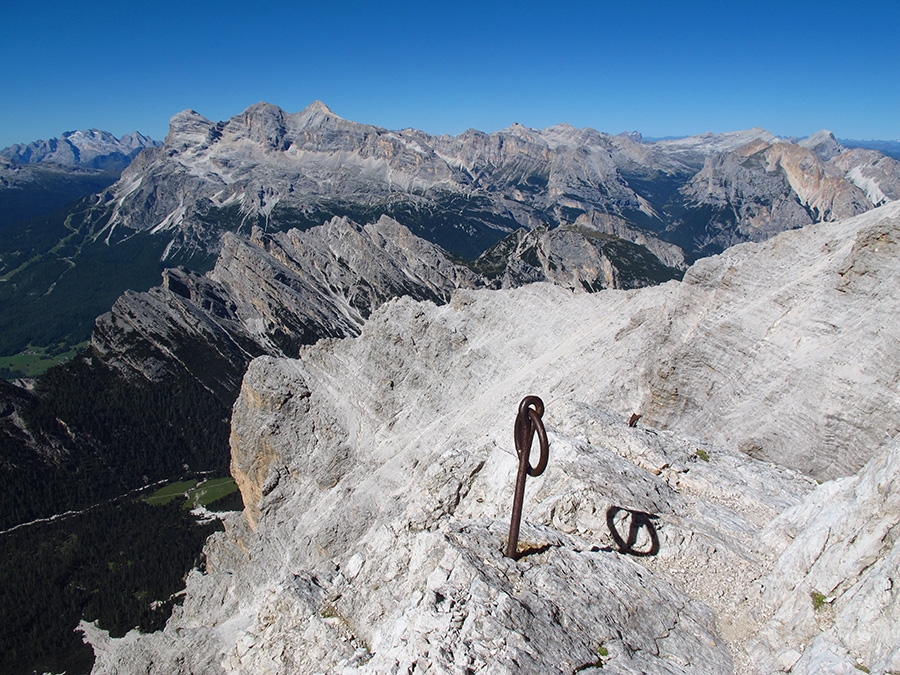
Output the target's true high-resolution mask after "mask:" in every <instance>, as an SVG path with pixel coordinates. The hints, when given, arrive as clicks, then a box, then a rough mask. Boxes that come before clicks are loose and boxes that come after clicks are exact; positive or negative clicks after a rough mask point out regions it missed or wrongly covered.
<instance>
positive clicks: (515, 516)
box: [506, 396, 550, 560]
mask: <svg viewBox="0 0 900 675" xmlns="http://www.w3.org/2000/svg"><path fill="white" fill-rule="evenodd" d="M543 414H544V402H543V401H542V400H541V399H540V398H538V397H537V396H526V397H525V398H523V399H522V401H521V402H520V403H519V413H518V415H516V424H515V428H514V430H513V431H514V435H515V439H516V453H517V454H518V455H519V471H518V473H517V474H516V489H515V493H514V496H513V510H512V520H510V523H509V539H508V540H507V542H506V557H507V558H512V559H513V560H515V559H516V558H518V554H517V549H518V547H519V523H520V522H521V521H522V502H523V501H524V499H525V477H526V475H527V476H540V475H541V474H542V473H544V469H546V468H547V460H548V459H549V457H550V455H549V444H548V443H547V432H546V431H545V430H544V423H543V422H542V421H541V417H542V416H543ZM535 432H537V435H538V443H539V445H540V448H541V456H540V458H539V459H538V463H537V466H531V463H530V462H529V460H530V459H531V444H532V443H533V441H534V434H535Z"/></svg>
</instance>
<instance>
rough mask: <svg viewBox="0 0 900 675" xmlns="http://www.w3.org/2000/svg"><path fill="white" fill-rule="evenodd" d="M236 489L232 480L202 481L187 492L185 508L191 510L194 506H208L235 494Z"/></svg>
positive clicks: (213, 479) (214, 479)
mask: <svg viewBox="0 0 900 675" xmlns="http://www.w3.org/2000/svg"><path fill="white" fill-rule="evenodd" d="M237 489H238V487H237V484H236V483H235V482H234V479H233V478H212V479H210V480H206V481H203V482H202V483H200V484H199V485H197V486H196V487H195V488H194V489H193V490H190V491H189V492H188V498H187V502H186V503H185V507H186V508H189V509H192V508H194V507H195V506H209V505H210V504H212V503H213V502H216V501H218V500H220V499H221V498H222V497H225V496H227V495H230V494H231V493H233V492H237Z"/></svg>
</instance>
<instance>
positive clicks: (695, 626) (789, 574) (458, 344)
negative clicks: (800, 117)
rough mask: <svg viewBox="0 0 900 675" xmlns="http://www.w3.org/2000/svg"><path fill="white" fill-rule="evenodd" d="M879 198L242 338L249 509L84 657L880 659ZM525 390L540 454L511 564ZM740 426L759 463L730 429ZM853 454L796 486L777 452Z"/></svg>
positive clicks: (657, 665) (713, 663)
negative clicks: (540, 418)
mask: <svg viewBox="0 0 900 675" xmlns="http://www.w3.org/2000/svg"><path fill="white" fill-rule="evenodd" d="M898 211H900V207H898V206H897V205H896V204H891V205H888V206H885V207H881V208H880V209H877V210H874V211H872V212H869V213H867V214H864V215H862V216H858V217H856V218H854V219H850V220H846V221H842V222H839V223H833V224H832V223H828V224H821V225H818V226H816V227H813V228H807V229H804V230H800V231H796V232H790V233H784V234H782V235H779V236H778V237H776V238H774V239H772V240H770V241H769V242H767V243H765V244H761V245H745V246H741V247H737V248H735V249H732V250H731V251H729V252H728V253H726V254H725V255H722V256H718V257H716V258H712V259H709V260H706V261H703V262H702V263H700V264H697V265H695V266H694V267H693V268H691V270H689V273H688V276H687V278H686V281H685V282H684V283H679V282H670V283H668V284H665V285H663V286H658V287H653V288H648V289H641V290H636V291H605V292H602V293H596V294H588V293H575V292H572V291H568V290H565V289H562V288H559V287H556V286H552V285H549V284H534V285H530V286H526V287H523V288H519V289H515V290H504V291H471V290H460V291H457V292H456V293H454V295H453V297H452V299H451V301H450V302H449V303H448V304H446V305H443V306H435V305H433V304H431V303H429V302H416V301H413V300H411V299H400V300H395V301H392V302H389V303H387V304H386V305H384V306H383V307H381V308H380V309H379V310H377V311H376V312H375V313H374V314H373V315H372V316H371V317H370V318H369V320H368V321H367V322H366V323H365V324H364V325H363V326H362V330H361V332H360V335H359V336H358V337H356V338H353V339H343V340H323V341H320V342H319V343H317V344H316V345H314V346H311V347H307V348H304V349H302V350H301V351H300V353H299V358H297V359H295V360H289V359H275V358H271V357H263V358H260V359H257V360H255V361H253V362H252V364H251V366H250V368H249V370H248V372H247V375H246V376H245V378H244V382H243V386H242V389H241V394H240V397H239V399H238V401H237V403H236V404H235V408H234V416H233V421H232V462H233V463H232V471H233V473H234V475H235V477H236V478H237V480H238V482H239V484H240V486H241V491H242V494H243V496H244V499H245V503H246V504H247V510H246V517H245V516H244V515H241V516H236V517H235V518H234V519H232V520H231V521H229V522H228V523H227V529H226V532H225V533H223V534H218V535H214V536H213V537H212V538H211V539H210V541H209V543H208V545H207V549H206V550H207V557H208V563H207V569H206V572H205V573H202V574H201V573H200V572H194V573H192V574H191V575H190V576H189V578H188V581H187V594H186V599H185V602H184V605H183V606H182V607H180V608H176V610H175V612H174V613H173V616H172V618H171V619H170V621H169V622H168V624H167V626H166V629H165V630H164V631H161V632H159V633H156V634H152V635H146V636H138V635H136V634H130V635H129V636H126V637H125V638H122V639H121V640H108V639H105V638H103V636H102V635H101V636H100V637H97V635H96V634H95V633H94V632H92V631H90V630H88V631H87V632H88V638H89V639H90V640H91V641H92V642H95V643H96V644H98V649H97V650H96V651H97V663H96V666H95V672H96V673H98V674H101V673H118V672H122V673H124V672H136V671H137V672H147V673H189V672H190V673H220V672H234V673H260V672H271V673H325V672H328V673H394V672H423V673H428V672H434V673H437V672H460V673H465V672H485V673H518V672H534V673H538V672H540V673H544V672H566V673H572V672H575V671H579V670H580V669H583V670H580V672H590V670H591V669H594V670H598V669H599V668H600V667H601V665H602V668H603V671H604V672H616V673H640V672H652V673H731V672H737V673H741V674H749V673H756V672H778V671H782V672H788V671H789V670H790V669H791V668H794V669H795V670H794V671H791V672H803V673H812V672H822V669H827V668H833V669H834V670H835V672H842V671H841V670H840V669H842V668H847V667H850V666H852V665H853V663H857V664H859V665H862V666H865V667H868V668H870V669H871V670H872V672H878V673H886V672H888V671H889V670H891V669H895V666H896V659H897V652H896V645H897V644H898V643H897V640H896V628H895V626H896V625H898V622H897V621H896V616H897V601H896V597H897V596H896V592H895V590H896V569H897V549H896V542H897V532H898V525H897V522H898V521H897V514H898V513H900V508H898V505H897V504H896V502H897V499H898V492H897V489H896V486H897V485H898V471H900V466H898V461H897V458H898V447H900V446H898V443H900V441H898V440H891V439H892V438H894V437H896V436H897V429H896V424H897V422H896V420H897V419H898V418H900V416H898V415H896V414H895V412H894V407H892V406H897V405H898V400H897V391H898V382H897V370H896V367H895V366H896V364H897V363H900V358H898V354H897V353H896V350H897V349H898V348H897V346H896V345H897V344H900V341H898V339H897V338H898V337H900V336H898V335H897V331H898V330H900V327H898V326H896V325H894V324H895V322H894V321H893V320H892V319H893V317H895V316H897V315H898V314H897V312H896V309H897V308H896V306H895V303H896V300H895V299H894V298H893V295H894V294H893V293H892V292H891V289H892V288H894V287H895V285H896V284H894V283H893V280H894V279H895V278H896V275H897V269H898V264H900V263H898V260H900V258H898V256H896V255H894V254H893V252H894V249H895V247H896V241H897V231H898V227H900V223H898V220H900V219H898ZM838 364H843V367H836V366H837V365H838ZM525 394H537V395H540V396H542V398H543V399H544V402H545V406H546V412H545V415H544V422H545V424H546V427H547V431H548V436H549V439H550V464H549V465H548V468H547V470H546V472H545V473H544V474H543V475H542V476H539V477H536V478H530V479H528V483H527V487H526V498H525V509H524V514H523V525H522V534H521V537H520V545H521V550H523V553H525V555H523V556H522V557H521V558H520V559H519V560H518V561H512V560H509V559H507V558H504V557H503V556H502V553H501V551H502V550H503V548H504V547H505V543H506V542H505V537H506V529H507V526H508V518H509V508H510V504H511V497H512V488H513V478H514V474H515V467H516V459H515V456H514V453H513V448H512V422H513V418H514V416H515V410H516V408H517V404H518V402H519V400H520V398H521V397H522V396H523V395H525ZM776 405H781V406H782V407H783V408H784V411H783V413H784V414H783V415H777V414H773V406H776ZM838 405H840V406H841V412H842V414H835V407H836V406H838ZM635 412H638V413H642V414H643V415H644V416H643V417H642V418H641V419H640V420H639V421H638V423H637V425H636V426H635V427H630V426H628V421H629V417H630V416H631V414H632V413H635ZM748 435H750V437H751V438H766V439H770V441H769V442H771V443H775V442H778V443H780V444H781V445H779V446H778V447H779V450H778V452H777V453H775V456H773V457H772V459H777V460H779V462H780V464H781V465H780V466H779V465H776V464H773V463H769V462H767V461H760V460H758V459H754V458H753V457H750V456H748V455H747V454H745V453H742V452H740V449H741V448H747V447H748V445H747V443H746V442H744V441H745V440H746V438H747V436H748ZM885 439H887V441H889V444H888V445H885V443H884V442H883V441H884V440H885ZM751 449H752V448H751ZM754 452H755V453H756V454H763V453H759V452H758V449H754ZM873 457H874V459H872V458H873ZM707 460H708V461H707ZM867 460H871V461H870V463H869V464H868V465H867V466H866V468H865V469H864V470H863V471H862V473H860V474H859V476H855V477H854V476H850V477H845V478H840V479H838V480H835V481H833V482H827V483H825V484H823V485H822V486H820V487H818V488H816V486H815V482H814V481H813V480H812V479H811V478H809V477H807V476H804V475H802V474H800V473H798V472H795V471H793V470H791V469H789V468H786V467H785V466H784V465H790V464H794V465H795V466H797V468H803V469H807V470H810V471H812V470H815V469H817V467H822V466H824V467H826V468H827V469H828V471H830V472H833V473H834V474H844V475H846V474H850V473H852V472H854V471H855V470H856V468H857V467H858V466H860V465H861V464H862V463H864V462H865V461H867ZM823 477H825V476H823ZM629 514H630V515H631V518H632V520H633V519H634V517H635V515H636V516H638V517H639V518H644V519H646V520H645V521H644V522H647V521H649V522H650V523H651V524H652V526H653V532H654V533H655V535H656V541H657V542H658V550H656V548H657V545H656V543H655V542H654V539H653V537H652V536H650V529H649V528H647V527H644V528H642V529H641V530H640V532H639V534H640V536H639V537H638V539H637V541H636V542H635V547H634V548H635V553H637V554H638V555H631V554H627V553H623V552H621V551H620V550H619V547H618V545H617V544H616V542H615V539H614V537H613V534H612V532H611V530H610V522H612V525H613V527H615V528H617V531H618V532H619V534H620V536H622V537H623V538H624V536H625V532H624V530H625V529H626V527H627V517H628V515H629ZM641 554H643V555H641ZM813 591H817V592H820V593H822V594H823V595H824V596H825V598H831V596H833V599H831V600H830V601H826V602H825V604H826V605H827V607H826V608H824V611H823V609H820V610H818V612H817V610H815V609H814V607H813V602H812V598H811V596H810V593H811V592H813Z"/></svg>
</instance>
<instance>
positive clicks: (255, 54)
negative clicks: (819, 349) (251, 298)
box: [0, 0, 900, 147]
mask: <svg viewBox="0 0 900 675" xmlns="http://www.w3.org/2000/svg"><path fill="white" fill-rule="evenodd" d="M0 26H2V27H3V39H2V40H0V92H2V95H0V147H6V146H8V145H10V144H12V143H16V142H29V141H32V140H36V139H38V138H49V137H52V136H58V135H59V134H61V133H62V132H64V131H68V130H74V129H84V128H91V127H95V128H100V129H105V130H108V131H111V132H112V133H114V134H116V135H117V136H120V135H122V134H124V133H127V132H130V131H134V130H139V131H141V132H143V133H145V134H148V135H150V136H152V137H154V138H157V139H162V138H163V137H164V136H165V134H166V131H167V128H168V120H169V118H170V117H171V116H172V115H173V114H175V113H176V112H179V111H180V110H183V109H185V108H192V109H194V110H196V111H198V112H199V113H201V114H202V115H204V116H206V117H208V118H210V119H213V120H222V119H227V118H229V117H231V116H232V115H235V114H237V113H239V112H241V111H242V110H244V109H245V108H247V107H248V106H250V105H252V104H253V103H256V102H258V101H267V102H269V103H274V104H275V105H278V106H280V107H282V108H284V109H285V110H287V111H289V112H295V111H297V110H300V109H302V108H303V107H305V106H306V105H307V104H309V103H310V102H312V101H314V100H316V99H319V100H322V101H324V102H325V103H326V104H327V105H328V106H329V107H331V109H332V110H334V112H335V113H337V114H338V115H341V116H342V117H345V118H347V119H351V120H354V121H357V122H364V123H368V124H375V125H378V126H382V127H387V128H390V129H402V128H405V127H416V128H419V129H422V130H424V131H427V132H429V133H449V134H457V133H461V132H463V131H465V130H466V129H467V128H470V127H471V128H476V129H480V130H482V131H488V132H490V131H496V130H498V129H501V128H504V127H507V126H509V125H510V124H512V123H513V122H519V123H521V124H524V125H526V126H530V127H537V128H543V127H546V126H550V125H552V124H556V123H559V122H568V123H570V124H573V125H575V126H577V127H585V126H587V127H593V128H595V129H599V130H600V131H605V132H609V133H618V132H620V131H625V130H629V131H630V130H637V131H640V132H641V133H643V134H644V135H645V136H655V137H658V136H679V135H688V134H694V133H703V132H706V131H713V132H723V131H734V130H738V129H746V128H749V127H753V126H761V127H764V128H766V129H768V130H769V131H772V132H773V133H776V134H780V135H784V136H806V135H809V134H811V133H813V132H815V131H817V130H819V129H822V128H827V129H831V130H832V131H834V133H835V134H836V135H837V136H838V137H841V138H858V139H862V138H877V139H882V140H887V139H891V140H896V139H900V35H898V30H900V3H898V2H896V0H890V1H879V2H866V1H865V0H859V1H857V2H821V1H820V2H815V3H813V2H805V1H802V2H792V1H791V0H779V1H777V2H769V1H768V0H756V1H752V2H729V1H728V0H718V1H716V2H706V1H698V2H678V1H677V0H669V1H667V2H657V1H649V0H648V1H640V0H636V1H634V2H624V1H622V2H615V3H614V2H605V1H602V0H595V1H594V2H554V3H550V2H528V1H527V0H522V1H520V2H491V1H490V0H483V1H482V2H454V3H443V4H437V3H429V2H427V0H426V1H422V0H420V1H419V2H380V3H378V2H350V1H343V0H330V1H328V2H325V1H322V2H316V3H310V2H303V1H297V2H268V3H266V2H262V1H260V2H257V3H251V2H247V1H246V0H244V1H243V2H232V1H231V0H219V1H218V2H207V1H206V0H198V1H194V0H181V1H180V2H171V1H169V0H162V1H157V2H153V3H131V2H120V3H113V2H100V1H91V0H86V1H83V2H78V3H74V2H58V1H47V0H30V1H28V2H25V1H22V2H13V1H12V0H10V1H8V2H3V3H2V7H0Z"/></svg>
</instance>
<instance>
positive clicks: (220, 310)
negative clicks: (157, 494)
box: [92, 217, 479, 400]
mask: <svg viewBox="0 0 900 675" xmlns="http://www.w3.org/2000/svg"><path fill="white" fill-rule="evenodd" d="M478 281H479V280H478V277H477V276H476V275H475V274H474V273H473V272H471V271H470V270H469V269H467V268H465V267H461V266H459V265H456V264H454V263H452V262H450V261H449V260H448V259H447V258H446V256H445V255H444V252H443V251H441V250H440V249H438V248H437V247H436V246H434V245H433V244H430V243H428V242H426V241H424V240H423V239H419V238H418V237H415V236H413V235H412V234H411V233H410V231H409V230H408V229H406V228H405V227H403V226H402V225H399V224H398V223H397V222H395V221H393V220H391V219H389V218H386V217H383V218H381V219H380V220H379V221H378V222H376V223H372V224H369V225H365V226H361V225H357V224H356V223H353V222H351V221H349V220H347V219H346V218H335V219H333V220H332V221H331V222H329V223H327V224H325V225H323V226H321V227H316V228H312V229H310V230H307V231H305V232H301V231H299V230H291V231H289V232H286V233H273V234H264V233H263V232H261V231H259V230H255V231H254V232H253V233H252V234H251V236H250V237H249V238H245V237H242V236H237V235H231V234H229V235H227V236H226V237H225V241H224V243H223V250H222V252H221V254H220V255H219V258H218V261H217V264H216V267H215V268H214V269H213V270H212V271H211V272H210V273H209V274H207V275H199V274H196V273H193V272H190V271H188V270H186V269H183V268H181V269H170V270H166V271H165V272H164V274H163V285H162V286H161V287H158V288H154V289H151V291H150V292H148V293H134V292H127V293H126V294H125V295H123V296H122V297H121V298H119V300H118V301H117V302H116V304H115V305H114V306H113V309H112V311H111V312H109V313H108V314H105V315H103V316H101V317H100V318H99V319H98V320H97V322H96V326H95V330H94V333H93V336H92V345H93V347H94V350H95V352H96V353H97V354H98V355H99V356H100V357H101V358H102V359H103V360H104V361H105V362H106V363H108V364H109V365H112V366H114V367H116V368H118V369H119V370H121V371H123V372H125V373H132V374H134V373H138V374H140V375H141V376H143V377H145V378H147V379H149V380H159V379H163V378H165V377H167V376H171V375H173V374H175V373H176V372H187V373H189V374H191V375H192V376H193V377H196V378H198V379H199V380H200V381H201V382H202V383H203V384H204V386H206V387H207V388H208V389H210V390H211V391H213V392H214V393H216V394H218V395H220V396H222V397H223V398H225V399H228V400H233V399H232V397H233V395H234V393H235V392H236V391H237V389H238V387H239V385H240V379H241V377H242V376H243V373H244V370H245V368H246V366H247V363H248V362H249V361H250V359H251V358H253V357H254V356H259V355H261V354H272V355H281V356H285V355H291V356H292V355H295V354H296V353H297V350H298V349H299V348H300V346H301V345H305V344H311V343H313V342H315V341H316V340H318V339H319V338H322V337H342V336H346V335H356V334H357V333H358V332H359V328H360V326H361V325H362V323H363V321H364V320H365V318H366V317H368V316H369V314H371V312H372V311H373V310H375V309H376V308H377V307H379V306H380V305H381V304H383V303H384V302H386V301H387V300H389V299H391V298H394V297H397V296H399V295H407V296H409V297H412V298H416V299H421V300H433V301H436V302H446V301H447V300H448V299H449V298H450V293H451V291H453V290H454V289H456V288H461V287H462V288H465V287H469V288H471V287H474V286H476V285H477V284H478Z"/></svg>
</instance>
